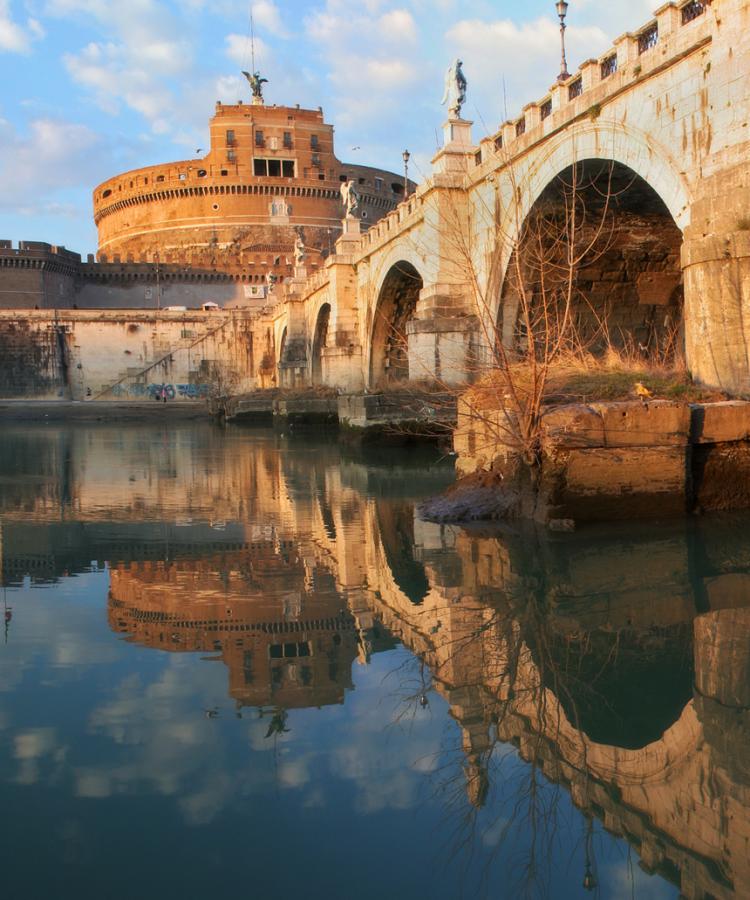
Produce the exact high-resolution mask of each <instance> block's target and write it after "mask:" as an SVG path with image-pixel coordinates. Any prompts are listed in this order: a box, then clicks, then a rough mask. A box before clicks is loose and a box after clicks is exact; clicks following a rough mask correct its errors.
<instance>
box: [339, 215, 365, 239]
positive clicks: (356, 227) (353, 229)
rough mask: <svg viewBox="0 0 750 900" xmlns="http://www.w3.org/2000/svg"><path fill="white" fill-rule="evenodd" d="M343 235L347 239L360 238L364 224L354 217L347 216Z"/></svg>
mask: <svg viewBox="0 0 750 900" xmlns="http://www.w3.org/2000/svg"><path fill="white" fill-rule="evenodd" d="M341 233H342V235H344V236H346V237H358V236H359V235H360V234H362V223H361V222H360V220H359V219H355V218H354V216H347V217H346V218H345V219H344V221H343V228H342V231H341Z"/></svg>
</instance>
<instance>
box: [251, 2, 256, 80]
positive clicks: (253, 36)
mask: <svg viewBox="0 0 750 900" xmlns="http://www.w3.org/2000/svg"><path fill="white" fill-rule="evenodd" d="M250 60H251V63H252V67H251V71H252V72H255V23H254V22H253V7H252V5H251V6H250Z"/></svg>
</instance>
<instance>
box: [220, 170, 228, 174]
mask: <svg viewBox="0 0 750 900" xmlns="http://www.w3.org/2000/svg"><path fill="white" fill-rule="evenodd" d="M221 174H222V175H228V174H229V172H228V171H227V170H226V169H222V170H221Z"/></svg>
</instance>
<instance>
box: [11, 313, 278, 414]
mask: <svg viewBox="0 0 750 900" xmlns="http://www.w3.org/2000/svg"><path fill="white" fill-rule="evenodd" d="M275 355H276V354H275V347H274V339H273V331H272V328H271V327H270V325H269V323H267V322H266V321H265V320H264V319H263V317H262V316H258V315H252V314H249V313H248V312H247V311H240V310H234V311H227V310H221V311H213V312H210V313H209V312H200V311H189V312H187V311H186V312H167V311H163V312H146V311H128V310H97V311H95V312H94V311H85V310H78V311H59V312H57V313H55V312H50V311H43V310H38V311H31V310H23V311H22V312H21V311H17V310H13V311H10V310H7V311H6V310H0V399H11V398H13V399H17V398H35V399H56V398H68V399H73V400H85V399H87V398H91V399H96V398H98V399H106V400H130V401H132V400H134V399H148V398H149V397H156V396H161V393H162V391H164V392H165V393H166V396H167V398H168V399H169V400H195V399H200V398H203V397H206V396H208V395H209V394H212V393H222V392H231V391H243V390H252V389H254V388H258V387H272V386H273V384H274V379H275Z"/></svg>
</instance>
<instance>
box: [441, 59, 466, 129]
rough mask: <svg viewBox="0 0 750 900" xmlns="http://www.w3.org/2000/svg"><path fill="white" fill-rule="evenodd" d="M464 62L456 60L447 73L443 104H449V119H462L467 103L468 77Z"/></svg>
mask: <svg viewBox="0 0 750 900" xmlns="http://www.w3.org/2000/svg"><path fill="white" fill-rule="evenodd" d="M462 65H463V62H462V61H461V60H460V59H456V60H454V61H453V63H451V65H450V66H449V67H448V71H447V72H446V73H445V93H444V94H443V99H442V101H441V104H442V105H443V106H445V104H446V103H447V104H448V118H449V119H460V118H461V107H462V106H463V105H464V103H466V76H465V75H464V73H463V69H462V68H461V66H462Z"/></svg>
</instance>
